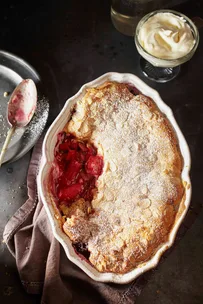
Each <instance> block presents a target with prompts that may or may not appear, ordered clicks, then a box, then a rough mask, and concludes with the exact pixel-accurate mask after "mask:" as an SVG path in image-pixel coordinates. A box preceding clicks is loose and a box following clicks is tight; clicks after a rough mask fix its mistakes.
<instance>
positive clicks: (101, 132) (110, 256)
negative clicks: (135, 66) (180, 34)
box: [62, 82, 184, 273]
mask: <svg viewBox="0 0 203 304" xmlns="http://www.w3.org/2000/svg"><path fill="white" fill-rule="evenodd" d="M65 130H66V131H67V132H70V133H73V134H74V135H75V136H76V137H77V138H79V139H81V140H89V141H90V142H91V143H93V144H94V146H95V147H97V149H98V154H100V155H102V156H103V159H104V168H103V173H102V174H101V175H100V177H99V178H98V180H97V184H96V185H97V188H98V192H97V193H95V195H94V199H93V201H92V202H91V204H90V203H89V202H84V200H79V201H78V202H77V203H76V205H75V206H74V207H73V206H72V207H70V208H69V207H65V206H63V208H62V209H63V210H62V212H63V214H65V215H66V216H67V218H66V221H65V223H64V225H63V229H64V231H65V233H66V234H67V235H68V236H69V237H70V239H71V240H72V241H73V243H77V242H83V243H86V244H87V248H88V251H89V252H90V257H89V260H90V262H91V263H92V265H93V266H94V267H95V268H97V269H98V270H99V271H101V272H115V273H126V272H128V271H130V270H132V269H134V268H135V267H137V266H138V265H139V264H142V263H143V262H145V261H147V260H149V259H150V258H151V256H152V255H153V254H154V253H155V252H156V251H157V249H158V248H159V246H160V245H161V244H162V243H164V242H165V241H166V240H167V238H168V235H169V232H170V230H171V228H172V226H173V224H174V221H175V217H176V213H177V211H178V208H179V204H180V202H181V199H182V197H183V195H184V187H183V184H182V180H181V170H182V157H181V154H180V150H179V146H178V142H177V139H176V135H175V132H174V130H173V128H172V126H171V125H170V123H169V122H168V120H167V119H166V117H165V116H164V115H163V113H161V112H160V111H159V109H158V108H157V106H156V105H155V103H154V102H153V101H152V100H151V99H150V98H148V97H146V96H144V95H142V94H138V95H137V96H134V95H133V94H132V93H131V92H130V91H129V89H128V86H127V85H126V84H121V83H116V82H108V83H105V84H104V85H102V86H100V87H97V88H91V89H87V92H86V94H85V96H84V97H83V98H82V99H81V100H79V101H78V102H77V105H76V108H75V112H74V114H73V115H72V117H71V120H70V121H69V122H68V124H67V126H66V128H65ZM74 204H75V203H73V205H74ZM91 208H93V210H94V213H92V212H90V211H91Z"/></svg>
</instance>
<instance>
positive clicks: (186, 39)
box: [138, 13, 195, 59]
mask: <svg viewBox="0 0 203 304" xmlns="http://www.w3.org/2000/svg"><path fill="white" fill-rule="evenodd" d="M138 40H139V43H140V44H141V46H142V47H143V48H144V49H145V50H146V51H147V52H148V53H149V54H151V55H153V56H155V57H158V58H162V59H177V58H181V57H183V56H185V55H186V54H188V53H189V52H190V50H191V49H192V48H193V46H194V44H195V39H194V37H193V34H192V31H191V28H190V26H189V25H188V24H187V23H186V22H185V19H184V18H183V17H178V16H177V15H175V14H172V13H157V14H155V15H154V16H152V17H150V18H149V19H148V20H147V21H146V22H145V23H144V24H143V25H142V26H141V28H140V31H139V35H138Z"/></svg>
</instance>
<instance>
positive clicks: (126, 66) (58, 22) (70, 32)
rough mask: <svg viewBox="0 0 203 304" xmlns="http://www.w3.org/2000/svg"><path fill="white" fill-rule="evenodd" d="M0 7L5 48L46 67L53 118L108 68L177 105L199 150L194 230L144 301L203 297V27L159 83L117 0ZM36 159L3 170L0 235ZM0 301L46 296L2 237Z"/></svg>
mask: <svg viewBox="0 0 203 304" xmlns="http://www.w3.org/2000/svg"><path fill="white" fill-rule="evenodd" d="M202 2H203V1H201V0H200V1H189V2H186V3H184V4H182V5H181V6H178V7H177V8H176V9H177V10H179V11H181V12H183V13H186V14H187V15H188V16H189V17H191V18H192V17H195V16H200V17H202V18H203V3H202ZM0 13H1V18H0V49H3V50H6V51H8V52H12V53H15V54H16V55H19V56H20V57H22V58H24V59H25V60H27V61H28V62H29V63H30V64H31V65H33V66H34V67H35V69H36V70H37V71H38V72H39V74H40V76H41V78H42V81H43V86H44V92H45V93H46V95H47V96H48V97H49V99H50V104H51V109H50V116H49V123H50V122H51V121H52V120H53V119H54V118H55V117H56V115H57V114H58V113H59V111H60V109H61V108H62V106H63V104H64V103H65V100H66V99H67V98H68V97H70V96H71V95H73V94H74V93H76V92H77V90H78V89H79V88H80V87H81V85H83V84H84V83H85V82H87V81H90V80H92V79H94V78H96V77H97V76H100V75H101V74H103V73H106V72H109V71H117V72H129V73H134V74H136V75H137V76H138V77H140V78H142V79H143V80H144V81H145V82H146V83H148V84H149V85H150V86H152V87H154V88H155V89H157V90H158V91H159V93H160V95H161V97H162V99H163V100H164V101H165V102H166V103H167V104H168V105H169V106H170V107H171V108H172V109H173V111H174V114H175V117H176V119H177V122H178V124H179V125H180V127H181V129H182V131H183V133H184V135H185V137H186V139H187V141H188V144H189V147H190V151H191V156H192V170H191V178H192V185H193V196H192V202H191V210H190V211H191V214H192V219H190V222H188V221H186V222H185V225H186V226H187V227H186V226H185V228H189V229H188V230H187V233H186V234H185V236H184V237H182V238H181V240H180V241H179V242H178V244H177V245H176V246H175V248H173V250H172V251H171V253H170V254H168V256H167V258H165V259H164V260H162V263H161V264H160V265H159V266H158V267H157V269H156V270H155V271H154V273H153V275H152V276H150V278H149V280H148V283H147V284H146V286H145V288H144V289H143V291H142V293H141V295H140V297H139V298H138V301H137V303H138V304H141V303H142V304H145V303H146V304H147V303H149V302H150V303H151V304H153V303H156V304H176V303H177V304H201V303H203V258H202V257H203V211H202V205H203V198H202V187H203V186H202V183H203V178H202V174H203V158H202V155H203V99H202V89H203V81H202V75H203V39H202V38H203V28H202V29H200V44H199V47H198V49H197V52H196V53H195V55H194V57H193V58H192V59H191V60H190V61H189V62H188V63H186V64H184V65H183V66H182V71H181V74H180V75H179V76H178V78H176V79H175V80H173V81H172V82H169V83H166V84H155V83H153V82H151V81H148V80H146V79H145V78H144V76H143V75H142V74H141V71H140V69H139V56H138V53H137V51H136V48H135V45H134V41H133V39H132V38H130V37H126V36H124V35H122V34H120V33H119V32H117V31H116V30H115V29H114V27H113V25H112V23H111V20H110V1H102V0H100V1H99V0H95V1H68V0H67V1H60V0H58V1H39V0H38V1H31V2H30V1H29V2H28V1H26V2H25V1H22V0H20V1H16V3H15V2H14V1H4V3H1V8H0ZM29 160H30V153H28V154H26V155H25V156H24V157H23V158H22V159H20V160H19V161H17V162H15V163H12V164H7V165H4V166H3V167H2V168H1V170H0V193H1V198H0V218H1V220H0V234H1V240H2V232H3V229H4V226H5V224H6V222H7V220H8V219H9V218H10V217H11V216H12V214H13V213H14V212H15V211H16V210H17V208H18V207H19V206H20V205H21V204H22V203H23V202H24V201H25V199H26V195H27V194H26V174H27V168H28V164H29ZM193 221H194V223H193V225H192V222H193ZM182 229H184V226H183V227H182ZM185 230H186V229H185ZM80 292H83V293H84V294H85V290H82V291H80ZM0 302H1V303H14V302H15V303H39V297H36V296H29V295H26V294H25V293H24V291H23V288H22V287H21V284H20V281H19V278H18V274H17V271H16V267H15V261H14V259H13V258H12V257H11V255H10V254H9V252H8V251H7V249H6V247H5V245H4V244H3V243H2V242H1V247H0Z"/></svg>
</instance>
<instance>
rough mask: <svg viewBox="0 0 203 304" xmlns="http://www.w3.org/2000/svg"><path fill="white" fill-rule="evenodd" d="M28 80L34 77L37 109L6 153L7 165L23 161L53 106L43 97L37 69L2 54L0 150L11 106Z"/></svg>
mask: <svg viewBox="0 0 203 304" xmlns="http://www.w3.org/2000/svg"><path fill="white" fill-rule="evenodd" d="M26 78H31V79H32V80H33V81H34V82H35V84H36V86H37V91H38V102H37V109H36V112H35V114H34V117H33V119H32V120H31V122H30V123H29V124H28V125H27V126H26V127H25V128H19V129H17V130H16V131H15V133H14V135H13V136H12V139H11V142H10V144H9V146H8V150H7V152H6V154H5V157H4V161H3V162H4V163H5V162H8V161H14V160H17V159H19V158H20V157H22V156H23V155H24V154H25V153H27V152H28V151H29V150H30V149H31V148H32V147H33V146H34V144H35V143H36V141H37V140H38V138H39V136H40V135H41V133H42V131H43V129H44V127H45V125H46V122H47V118H48V114H49V103H48V101H47V99H46V98H45V97H43V96H42V95H41V91H40V89H39V87H40V77H39V75H38V74H37V72H36V71H35V70H34V68H33V67H31V66H30V65H29V64H28V63H27V62H25V61H24V60H23V59H21V58H19V57H17V56H15V55H13V54H10V53H7V52H4V51H0V151H1V148H2V146H3V143H4V141H5V138H6V135H7V131H8V129H9V124H8V122H7V113H6V112H7V103H8V101H9V98H10V96H11V93H12V92H13V90H14V89H15V87H16V86H17V85H18V84H19V83H20V82H21V81H22V80H23V79H26ZM6 95H7V96H6Z"/></svg>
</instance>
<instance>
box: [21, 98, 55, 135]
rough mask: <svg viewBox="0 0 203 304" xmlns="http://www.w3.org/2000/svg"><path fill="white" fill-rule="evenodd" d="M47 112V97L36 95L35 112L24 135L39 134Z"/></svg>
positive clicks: (45, 120)
mask: <svg viewBox="0 0 203 304" xmlns="http://www.w3.org/2000/svg"><path fill="white" fill-rule="evenodd" d="M48 114H49V102H48V99H47V98H46V97H45V96H42V97H38V101H37V108H36V110H35V114H34V116H33V118H32V120H31V122H30V123H29V125H28V126H27V128H26V130H25V133H24V137H26V138H33V137H35V136H36V134H41V132H42V131H43V129H44V127H45V124H46V122H47V118H48Z"/></svg>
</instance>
